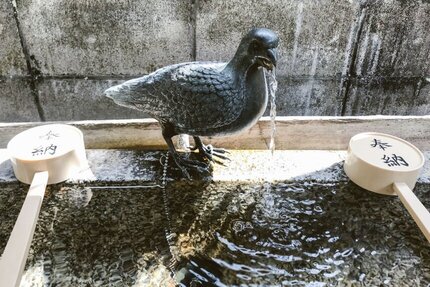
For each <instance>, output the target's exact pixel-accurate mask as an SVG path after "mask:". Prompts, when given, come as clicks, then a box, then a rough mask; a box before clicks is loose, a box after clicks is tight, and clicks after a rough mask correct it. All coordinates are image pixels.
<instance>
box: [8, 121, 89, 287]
mask: <svg viewBox="0 0 430 287" xmlns="http://www.w3.org/2000/svg"><path fill="white" fill-rule="evenodd" d="M7 150H8V153H9V156H10V159H11V162H12V167H13V170H14V173H15V176H16V177H17V179H18V180H19V181H21V182H24V183H27V184H31V185H30V189H29V191H28V193H27V196H26V198H25V201H24V204H23V206H22V208H21V211H20V213H19V215H18V218H17V220H16V222H15V225H14V228H13V230H12V233H11V235H10V237H9V240H8V243H7V245H6V248H5V250H4V252H3V255H2V257H1V258H0V286H1V287H15V286H19V284H20V281H21V276H22V272H23V270H24V267H25V263H26V260H27V256H28V251H29V248H30V244H31V240H32V238H33V234H34V230H35V227H36V223H37V220H38V216H39V212H40V207H41V205H42V201H43V197H44V194H45V189H46V185H47V184H54V183H59V182H62V181H65V180H66V179H68V178H70V177H71V176H73V175H74V174H76V173H77V172H79V171H81V170H83V169H85V168H87V167H88V163H87V159H86V155H85V147H84V140H83V135H82V132H81V131H80V130H79V129H77V128H75V127H73V126H69V125H64V124H52V125H44V126H39V127H35V128H31V129H28V130H26V131H23V132H21V133H19V134H18V135H16V136H15V137H14V138H12V139H11V140H10V141H9V143H8V145H7Z"/></svg>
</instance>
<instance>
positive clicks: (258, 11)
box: [197, 0, 358, 76]
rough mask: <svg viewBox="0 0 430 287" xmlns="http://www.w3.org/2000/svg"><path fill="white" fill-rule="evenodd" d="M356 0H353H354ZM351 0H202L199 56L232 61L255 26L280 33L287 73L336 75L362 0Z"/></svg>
mask: <svg viewBox="0 0 430 287" xmlns="http://www.w3.org/2000/svg"><path fill="white" fill-rule="evenodd" d="M351 2H352V1H351ZM351 2H349V1H340V0H335V1H312V0H305V1H293V0H287V1H285V0H270V1H264V2H262V1H258V0H252V1H248V0H238V1H228V0H223V1H200V7H199V10H198V14H197V58H198V59H199V60H222V61H226V60H229V59H230V58H231V57H233V55H234V52H235V50H236V48H237V46H238V45H239V42H240V39H241V38H242V36H243V35H244V34H245V33H247V32H248V31H249V30H250V29H251V28H252V27H267V28H270V29H272V30H274V31H276V32H277V33H278V34H279V37H280V39H281V43H280V48H279V51H280V60H279V64H278V74H279V75H282V76H309V75H310V76H314V75H315V76H334V75H336V74H337V73H340V72H341V70H342V68H343V66H344V62H345V51H346V50H347V45H348V39H349V35H350V30H351V28H350V27H351V25H352V24H353V23H354V17H355V15H356V11H357V9H358V5H357V4H356V3H355V2H353V3H351Z"/></svg>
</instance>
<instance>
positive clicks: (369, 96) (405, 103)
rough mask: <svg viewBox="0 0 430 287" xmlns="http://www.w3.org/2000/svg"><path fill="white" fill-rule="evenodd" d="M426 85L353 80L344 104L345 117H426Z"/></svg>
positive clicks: (428, 110) (416, 81)
mask: <svg viewBox="0 0 430 287" xmlns="http://www.w3.org/2000/svg"><path fill="white" fill-rule="evenodd" d="M429 86H430V85H428V84H427V85H426V83H424V82H423V80H422V79H414V78H412V79H400V78H398V79H396V78H390V79H379V80H376V79H373V80H363V79H355V80H353V81H352V82H351V86H350V88H349V93H348V97H347V101H346V110H345V111H346V113H345V115H346V116H360V115H403V116H406V115H428V114H430V96H429V95H430V87H429Z"/></svg>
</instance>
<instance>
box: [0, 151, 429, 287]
mask: <svg viewBox="0 0 430 287" xmlns="http://www.w3.org/2000/svg"><path fill="white" fill-rule="evenodd" d="M164 154H165V152H149V151H126V150H122V151H120V150H88V159H89V162H90V166H91V172H90V173H88V171H87V172H86V173H83V174H81V175H80V176H79V177H77V178H75V179H72V180H70V181H68V182H66V183H63V184H57V185H52V186H49V187H48V190H47V193H46V197H45V200H44V203H43V205H42V211H41V215H40V219H39V223H38V226H37V228H36V233H35V237H34V239H33V243H32V246H31V250H30V256H29V259H28V261H27V265H26V270H25V273H24V276H23V280H22V282H21V286H175V284H180V285H182V286H427V285H428V284H430V251H429V244H428V242H427V241H426V240H425V237H424V236H423V235H422V234H421V233H420V231H419V229H418V228H417V227H416V225H415V223H414V221H413V220H412V218H411V217H410V216H409V215H408V213H407V212H406V210H405V209H404V208H403V207H402V205H401V203H400V201H399V199H398V198H394V197H387V196H382V195H378V194H374V193H370V192H367V191H365V190H363V189H361V188H359V187H357V186H356V185H354V184H353V183H351V182H350V181H349V180H348V179H347V178H346V176H345V174H344V173H343V170H342V160H343V157H344V155H345V152H339V151H337V152H334V151H277V152H275V156H274V158H271V157H270V153H268V152H265V151H264V152H263V151H235V152H233V153H232V155H231V158H232V161H231V162H230V163H228V164H227V166H226V167H221V166H215V167H214V170H213V173H212V174H211V175H210V176H207V177H196V178H195V179H194V180H193V181H188V180H183V179H181V176H180V174H178V171H177V169H175V168H172V167H171V166H170V167H169V169H168V179H167V181H168V184H167V187H166V192H165V193H164V194H163V190H162V188H160V187H159V186H154V185H158V184H160V179H161V175H162V166H161V164H160V162H159V161H160V158H161V157H162V155H164ZM425 154H426V157H427V159H428V158H429V153H428V152H427V153H425ZM1 167H2V168H1V173H0V216H1V220H0V252H2V251H3V248H4V247H5V245H6V242H7V238H8V235H9V233H10V231H11V229H12V227H13V224H14V221H15V219H16V217H17V215H18V212H19V209H20V207H21V204H22V202H23V201H24V197H25V193H26V191H27V188H28V187H27V186H26V185H24V184H21V183H18V182H16V180H15V179H14V177H13V175H12V171H11V169H10V166H9V165H8V163H4V164H3V165H2V166H1ZM429 174H430V173H429V170H428V168H427V169H425V170H424V171H423V173H422V176H421V177H420V180H419V183H418V184H417V187H416V188H415V192H416V194H417V196H418V197H419V198H420V199H421V201H422V202H423V204H424V205H425V206H426V207H428V208H430V199H429V196H428V194H429V192H430V176H429ZM269 179H270V182H269ZM139 186H140V187H139ZM151 186H152V187H151ZM100 187H103V188H100ZM166 235H167V236H166ZM166 237H167V238H169V242H170V246H169V243H168V241H167V239H166ZM172 274H173V276H171V275H172Z"/></svg>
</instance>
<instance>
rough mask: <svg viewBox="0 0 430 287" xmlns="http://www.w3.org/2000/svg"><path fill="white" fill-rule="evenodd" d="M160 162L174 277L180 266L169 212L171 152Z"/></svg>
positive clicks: (170, 264)
mask: <svg viewBox="0 0 430 287" xmlns="http://www.w3.org/2000/svg"><path fill="white" fill-rule="evenodd" d="M163 158H164V163H163ZM160 162H162V165H163V174H162V177H161V191H162V193H163V206H164V215H165V216H166V221H167V226H166V227H165V228H164V234H165V236H166V241H167V244H168V245H169V251H170V255H171V258H170V260H169V265H168V268H169V269H170V272H171V276H172V277H173V276H174V274H175V268H176V266H177V264H178V260H177V256H176V253H177V252H176V251H177V250H176V238H177V235H176V233H174V232H172V226H171V223H170V211H169V198H168V195H167V189H166V186H167V169H168V166H169V152H167V153H166V155H165V156H163V157H162V158H161V159H160Z"/></svg>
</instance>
